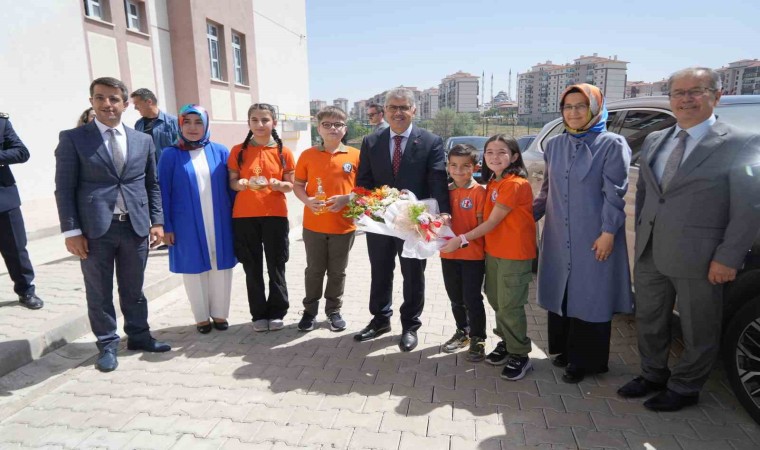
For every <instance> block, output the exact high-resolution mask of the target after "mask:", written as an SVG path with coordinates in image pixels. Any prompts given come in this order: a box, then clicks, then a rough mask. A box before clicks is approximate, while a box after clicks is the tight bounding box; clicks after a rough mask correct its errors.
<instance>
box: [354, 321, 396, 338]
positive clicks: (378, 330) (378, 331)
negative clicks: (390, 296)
mask: <svg viewBox="0 0 760 450" xmlns="http://www.w3.org/2000/svg"><path fill="white" fill-rule="evenodd" d="M389 331H391V326H390V325H386V326H384V327H377V326H375V325H374V324H373V323H372V322H370V324H369V325H367V326H366V327H364V328H362V330H361V331H360V332H359V333H358V334H355V335H354V339H355V340H357V341H359V342H362V341H368V340H370V339H375V338H376V337H379V336H381V335H383V334H385V333H387V332H389Z"/></svg>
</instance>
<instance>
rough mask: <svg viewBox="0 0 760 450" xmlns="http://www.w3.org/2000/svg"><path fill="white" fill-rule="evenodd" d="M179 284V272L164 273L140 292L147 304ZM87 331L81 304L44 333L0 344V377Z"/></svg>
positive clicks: (180, 278)
mask: <svg viewBox="0 0 760 450" xmlns="http://www.w3.org/2000/svg"><path fill="white" fill-rule="evenodd" d="M181 285H182V277H181V276H180V275H176V274H172V273H169V272H167V276H166V277H164V278H161V279H158V280H156V281H155V282H153V283H151V284H150V285H147V286H145V287H144V289H143V292H144V294H145V297H146V298H147V299H148V302H149V303H150V302H152V301H153V300H154V299H157V298H158V297H160V296H162V295H164V294H166V293H167V292H169V291H171V290H172V289H175V288H177V287H179V286H181ZM114 300H116V299H114ZM116 316H117V317H121V316H122V314H121V310H120V309H119V308H116ZM90 332H91V330H90V322H89V319H88V317H87V308H86V306H85V305H84V303H83V304H82V313H81V314H78V315H76V316H69V317H65V318H63V319H59V320H56V321H53V322H51V323H50V324H49V326H48V327H47V330H46V331H45V332H44V333H40V334H38V335H35V336H31V337H28V338H26V339H19V340H14V341H9V342H5V343H3V344H2V345H0V376H3V375H6V374H8V373H10V372H13V371H14V370H16V369H18V368H20V367H23V366H25V365H27V364H29V363H31V362H33V361H35V360H36V359H39V358H40V357H42V356H44V355H46V354H48V353H50V352H52V351H54V350H56V349H58V348H61V347H63V346H64V345H66V344H69V343H71V342H73V341H75V340H76V339H78V338H80V337H82V336H84V335H86V334H88V333H90Z"/></svg>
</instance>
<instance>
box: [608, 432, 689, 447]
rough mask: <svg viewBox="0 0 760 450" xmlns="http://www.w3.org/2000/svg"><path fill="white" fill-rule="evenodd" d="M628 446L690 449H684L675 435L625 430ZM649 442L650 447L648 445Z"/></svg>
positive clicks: (624, 434)
mask: <svg viewBox="0 0 760 450" xmlns="http://www.w3.org/2000/svg"><path fill="white" fill-rule="evenodd" d="M623 436H625V440H626V442H628V447H630V448H632V449H647V450H649V448H650V447H654V448H655V449H657V450H688V449H683V448H682V447H681V446H680V445H679V444H678V441H676V438H675V436H665V435H663V436H647V435H643V434H638V433H631V432H628V431H624V432H623ZM645 444H649V446H650V447H646V446H645Z"/></svg>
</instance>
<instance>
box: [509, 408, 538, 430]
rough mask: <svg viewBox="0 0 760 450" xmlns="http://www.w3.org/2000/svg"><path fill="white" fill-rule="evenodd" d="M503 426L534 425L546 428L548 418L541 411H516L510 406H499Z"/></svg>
mask: <svg viewBox="0 0 760 450" xmlns="http://www.w3.org/2000/svg"><path fill="white" fill-rule="evenodd" d="M498 409H499V414H500V415H501V423H502V424H532V425H535V426H537V427H543V428H545V427H546V426H547V425H546V417H545V416H544V413H543V411H542V410H540V409H528V410H521V409H514V408H510V407H508V406H498Z"/></svg>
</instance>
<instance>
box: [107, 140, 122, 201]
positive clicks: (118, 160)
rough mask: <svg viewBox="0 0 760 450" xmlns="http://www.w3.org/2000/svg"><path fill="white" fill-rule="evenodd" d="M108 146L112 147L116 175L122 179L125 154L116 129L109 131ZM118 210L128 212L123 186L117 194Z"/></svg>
mask: <svg viewBox="0 0 760 450" xmlns="http://www.w3.org/2000/svg"><path fill="white" fill-rule="evenodd" d="M107 133H108V145H109V146H110V147H111V155H112V156H113V165H114V167H115V168H116V174H117V175H118V176H119V177H121V173H122V172H123V171H124V152H123V151H122V149H121V145H119V141H117V140H116V129H114V128H110V129H109V130H108V131H107ZM116 209H118V210H119V211H121V212H123V213H125V212H127V205H126V203H125V202H124V195H123V194H122V193H121V186H119V191H118V192H117V194H116Z"/></svg>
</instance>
